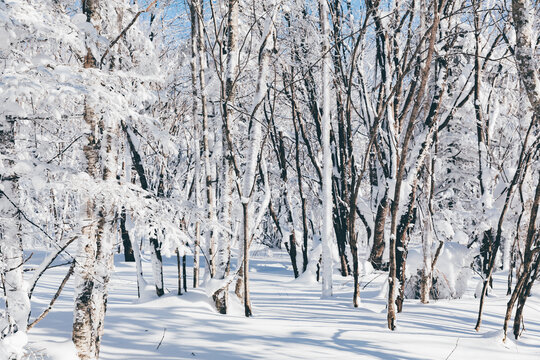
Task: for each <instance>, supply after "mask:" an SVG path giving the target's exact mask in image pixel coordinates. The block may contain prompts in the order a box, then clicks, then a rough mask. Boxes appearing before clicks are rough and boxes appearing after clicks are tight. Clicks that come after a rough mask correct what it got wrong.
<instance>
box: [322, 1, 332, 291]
mask: <svg viewBox="0 0 540 360" xmlns="http://www.w3.org/2000/svg"><path fill="white" fill-rule="evenodd" d="M319 20H320V24H321V32H322V39H323V40H322V49H321V54H322V96H323V108H322V121H321V122H322V133H321V137H322V153H323V165H322V168H323V171H322V175H323V177H322V222H323V226H322V266H321V267H322V269H321V274H322V276H321V278H322V297H330V296H332V293H333V291H332V207H333V202H332V150H331V149H330V128H331V124H330V69H329V66H330V59H329V54H328V52H329V50H330V43H329V37H330V34H329V29H328V3H327V1H326V0H320V1H319Z"/></svg>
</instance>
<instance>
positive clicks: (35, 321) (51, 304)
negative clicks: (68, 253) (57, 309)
mask: <svg viewBox="0 0 540 360" xmlns="http://www.w3.org/2000/svg"><path fill="white" fill-rule="evenodd" d="M74 268H75V260H73V261H72V262H71V266H70V267H69V270H68V272H67V274H66V276H65V277H64V280H62V283H60V287H59V288H58V290H57V291H56V293H55V294H54V296H53V298H52V299H51V302H50V303H49V306H48V307H47V308H46V309H45V310H44V311H43V312H42V313H41V315H39V316H38V317H37V318H36V319H35V320H34V321H32V322H31V323H30V324H28V326H27V328H26V330H27V331H28V330H30V329H31V328H33V327H34V326H35V325H36V324H37V323H38V322H40V321H41V320H43V318H45V316H47V314H48V313H49V311H51V309H52V307H53V305H54V303H55V302H56V300H57V299H58V297H59V296H60V294H61V293H62V290H64V286H66V283H67V282H68V280H69V278H70V277H71V275H72V274H73V270H74Z"/></svg>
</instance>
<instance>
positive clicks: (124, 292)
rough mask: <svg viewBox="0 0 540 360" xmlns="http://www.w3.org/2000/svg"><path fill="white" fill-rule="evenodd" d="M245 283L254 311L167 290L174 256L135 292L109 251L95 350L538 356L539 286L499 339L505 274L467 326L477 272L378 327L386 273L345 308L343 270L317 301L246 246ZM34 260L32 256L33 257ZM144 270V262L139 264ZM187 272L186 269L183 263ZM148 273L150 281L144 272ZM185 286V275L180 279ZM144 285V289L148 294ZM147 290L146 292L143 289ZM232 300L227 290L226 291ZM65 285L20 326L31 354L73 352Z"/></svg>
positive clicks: (195, 355) (195, 354)
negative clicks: (452, 294)
mask: <svg viewBox="0 0 540 360" xmlns="http://www.w3.org/2000/svg"><path fill="white" fill-rule="evenodd" d="M254 255H255V256H254V258H253V261H252V268H251V279H252V282H251V291H252V293H251V294H252V302H253V310H254V317H252V318H245V317H244V316H243V315H242V312H243V311H242V308H241V305H240V303H238V302H237V303H235V304H232V305H233V309H232V314H230V315H220V314H218V313H216V311H214V310H213V307H212V305H211V303H210V302H209V301H208V297H207V295H206V293H205V291H204V289H196V290H193V289H191V288H189V289H188V293H187V294H185V295H183V296H177V295H176V291H177V289H176V284H177V278H176V260H175V259H174V258H172V259H166V261H165V275H166V280H165V283H166V286H167V287H168V289H169V291H170V293H169V294H167V295H166V296H163V297H162V298H159V299H157V298H154V297H153V296H149V297H147V298H146V299H144V300H138V299H137V285H136V278H135V268H134V267H135V265H134V264H133V263H124V262H123V261H122V256H117V257H116V272H115V274H114V276H113V279H112V284H111V287H110V295H109V302H108V310H107V317H106V324H105V335H104V337H103V342H102V349H101V356H100V358H101V359H103V360H106V359H111V360H112V359H114V360H120V359H125V360H139V359H160V360H168V359H272V360H274V359H410V360H413V359H454V360H456V359H490V360H495V359H504V360H510V359H540V288H539V287H538V286H537V287H536V289H533V296H532V297H531V298H530V299H529V300H528V301H527V305H526V310H525V326H526V331H525V332H524V335H523V336H522V338H520V340H519V341H518V342H515V341H513V340H512V339H509V340H507V341H506V343H503V342H502V341H501V339H502V331H501V328H502V321H503V314H504V311H505V309H506V301H507V298H506V296H504V294H505V291H506V287H505V283H506V277H505V274H504V273H503V274H501V273H498V274H497V275H495V278H494V285H495V293H494V294H493V295H492V296H490V297H488V298H487V300H486V306H485V313H484V318H483V319H484V320H483V325H482V328H481V331H480V332H479V333H477V332H475V331H474V325H475V321H476V314H477V308H478V300H477V299H475V298H474V296H473V293H474V289H475V287H476V285H477V282H478V279H473V280H471V281H470V282H469V288H470V290H469V291H468V292H467V293H466V294H465V296H464V297H463V298H462V299H460V300H451V301H449V300H441V301H433V302H432V303H430V304H428V305H423V304H420V303H419V301H416V300H407V301H406V302H405V305H404V309H403V313H401V314H398V328H397V330H396V331H394V332H391V331H389V330H388V329H387V328H386V311H385V303H386V300H385V298H384V296H385V295H386V294H385V292H384V291H381V289H382V287H383V285H384V283H385V281H386V274H383V273H373V274H369V275H366V276H364V277H362V279H361V281H362V284H361V287H362V288H363V287H364V286H365V285H366V284H367V283H368V282H369V284H368V285H367V286H366V287H365V288H363V289H362V291H361V296H362V304H361V307H360V308H357V309H355V308H353V307H352V301H351V299H352V278H342V277H341V276H339V275H338V274H336V275H335V276H334V296H333V297H332V298H330V299H324V300H321V296H320V295H321V288H320V284H317V283H315V282H314V281H313V279H309V278H300V279H298V280H293V279H292V272H291V270H290V265H289V264H290V261H289V258H288V256H287V254H286V253H284V252H282V251H270V250H268V251H266V250H259V251H258V252H254ZM36 258H39V256H36ZM144 266H145V267H144V270H145V275H146V276H149V274H150V273H151V272H150V264H149V263H148V262H146V263H145V264H144ZM66 271H67V267H58V268H53V269H50V270H49V271H48V272H47V273H46V275H45V276H44V278H43V279H42V280H41V281H40V282H39V283H38V288H37V289H36V292H35V294H34V297H33V308H32V310H33V312H32V314H33V317H34V316H36V315H37V314H39V313H40V312H41V310H42V309H43V308H44V307H46V306H47V304H48V302H49V301H50V298H51V296H52V294H54V292H55V291H56V286H57V285H56V284H58V283H60V281H61V279H62V278H63V276H64V274H65V272H66ZM188 272H189V274H191V269H188ZM147 280H150V278H148V279H147ZM188 283H189V285H191V276H189V278H188ZM150 291H151V289H149V292H150ZM145 295H148V294H145ZM231 298H233V297H232V296H231ZM72 303H73V291H72V288H71V284H68V286H66V289H65V292H64V293H63V294H62V296H61V297H60V298H59V300H58V302H57V303H56V304H55V307H54V309H53V310H52V311H51V313H50V314H49V315H48V316H47V317H46V318H45V319H44V320H43V321H41V322H40V323H39V324H38V325H37V326H36V327H35V328H33V329H32V330H31V331H30V333H29V339H30V344H31V346H32V348H33V349H34V351H35V358H36V359H41V358H46V359H56V360H60V359H61V360H65V359H73V357H74V355H73V354H74V352H73V345H72V344H71V342H70V340H69V339H70V337H71V324H72V312H73V309H72Z"/></svg>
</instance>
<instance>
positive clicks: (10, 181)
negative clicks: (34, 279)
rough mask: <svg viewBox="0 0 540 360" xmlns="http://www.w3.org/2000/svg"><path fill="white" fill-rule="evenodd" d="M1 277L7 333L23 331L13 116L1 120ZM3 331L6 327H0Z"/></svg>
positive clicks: (25, 306) (25, 303)
mask: <svg viewBox="0 0 540 360" xmlns="http://www.w3.org/2000/svg"><path fill="white" fill-rule="evenodd" d="M0 154H1V155H0V156H1V157H0V166H1V168H2V175H1V176H0V264H2V265H3V266H2V268H1V269H0V281H1V285H2V289H3V292H4V296H5V306H6V317H7V320H8V326H9V327H8V329H7V334H6V335H11V334H13V333H15V332H18V331H20V332H26V326H27V322H28V317H29V316H30V298H29V295H28V292H27V290H26V288H25V286H24V280H23V263H24V257H23V247H22V240H21V234H20V218H19V217H20V215H19V214H18V209H17V208H16V207H17V206H18V203H19V201H18V191H19V189H18V181H17V179H18V174H16V173H15V172H14V170H13V166H14V165H15V160H14V158H15V156H16V151H15V120H14V119H13V118H11V117H9V116H6V117H5V120H3V121H1V122H0ZM0 331H5V329H0Z"/></svg>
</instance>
